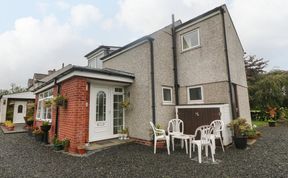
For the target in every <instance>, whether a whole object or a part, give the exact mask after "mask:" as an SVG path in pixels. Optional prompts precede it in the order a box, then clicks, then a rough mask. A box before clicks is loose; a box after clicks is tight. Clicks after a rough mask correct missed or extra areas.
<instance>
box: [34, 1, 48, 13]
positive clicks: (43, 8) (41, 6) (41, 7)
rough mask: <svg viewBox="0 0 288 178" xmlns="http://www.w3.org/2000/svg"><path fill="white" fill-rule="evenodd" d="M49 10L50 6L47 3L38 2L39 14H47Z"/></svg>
mask: <svg viewBox="0 0 288 178" xmlns="http://www.w3.org/2000/svg"><path fill="white" fill-rule="evenodd" d="M48 8H49V4H48V3H45V2H37V3H36V10H37V11H38V12H40V13H41V14H45V13H47V11H48Z"/></svg>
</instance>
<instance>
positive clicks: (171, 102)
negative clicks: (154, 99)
mask: <svg viewBox="0 0 288 178" xmlns="http://www.w3.org/2000/svg"><path fill="white" fill-rule="evenodd" d="M164 89H168V90H170V95H171V101H165V100H164ZM172 92H173V88H172V87H162V103H163V104H164V105H171V104H173V94H172Z"/></svg>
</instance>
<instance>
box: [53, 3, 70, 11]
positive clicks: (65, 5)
mask: <svg viewBox="0 0 288 178" xmlns="http://www.w3.org/2000/svg"><path fill="white" fill-rule="evenodd" d="M56 5H57V6H58V7H59V8H60V9H62V10H67V9H70V7H71V6H70V4H69V3H67V2H64V1H57V2H56Z"/></svg>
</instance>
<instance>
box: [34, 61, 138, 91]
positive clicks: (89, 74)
mask: <svg viewBox="0 0 288 178" xmlns="http://www.w3.org/2000/svg"><path fill="white" fill-rule="evenodd" d="M73 76H82V77H85V78H90V79H101V80H111V81H116V82H124V83H132V82H133V81H134V78H135V76H134V74H133V73H129V72H125V71H120V70H115V69H110V68H104V69H97V68H91V67H85V66H76V65H71V64H69V65H67V66H65V67H64V68H62V69H60V70H57V71H55V72H54V73H52V74H51V75H49V76H47V77H45V78H43V79H42V80H41V81H42V82H43V84H41V85H40V86H38V87H36V88H35V89H34V90H33V91H34V92H37V91H38V90H40V89H42V88H43V87H46V86H47V85H51V84H53V82H55V81H56V82H57V83H60V82H62V81H63V80H66V79H68V78H71V77H73Z"/></svg>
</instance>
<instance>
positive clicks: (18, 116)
mask: <svg viewBox="0 0 288 178" xmlns="http://www.w3.org/2000/svg"><path fill="white" fill-rule="evenodd" d="M20 105H22V113H18V107H19V106H20ZM26 110H27V101H15V103H14V111H13V123H25V120H24V117H25V116H26Z"/></svg>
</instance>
